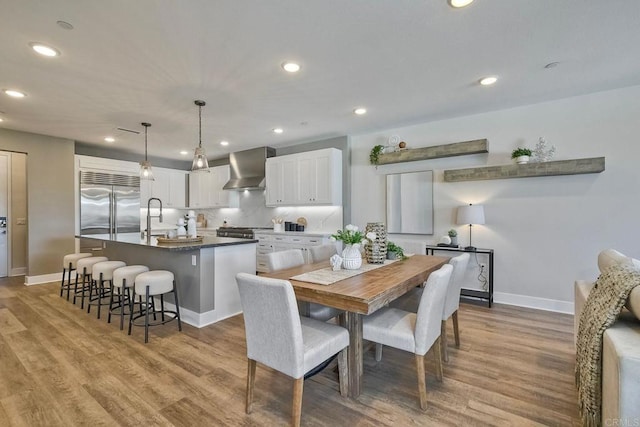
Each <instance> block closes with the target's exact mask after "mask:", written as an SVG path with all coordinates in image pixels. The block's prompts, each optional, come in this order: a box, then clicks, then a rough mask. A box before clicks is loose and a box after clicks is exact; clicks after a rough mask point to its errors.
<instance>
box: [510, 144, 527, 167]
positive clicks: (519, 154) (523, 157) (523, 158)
mask: <svg viewBox="0 0 640 427" xmlns="http://www.w3.org/2000/svg"><path fill="white" fill-rule="evenodd" d="M531 154H532V153H531V150H529V149H528V148H521V147H518V148H516V149H515V150H513V152H512V153H511V158H512V159H515V161H516V163H517V164H519V165H523V164H525V163H529V157H530V156H531Z"/></svg>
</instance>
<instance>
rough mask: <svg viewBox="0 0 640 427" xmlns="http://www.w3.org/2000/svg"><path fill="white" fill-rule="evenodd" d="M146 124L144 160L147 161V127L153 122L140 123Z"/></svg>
mask: <svg viewBox="0 0 640 427" xmlns="http://www.w3.org/2000/svg"><path fill="white" fill-rule="evenodd" d="M140 124H141V125H142V126H144V161H145V162H146V161H147V129H149V126H151V123H146V122H145V123H140Z"/></svg>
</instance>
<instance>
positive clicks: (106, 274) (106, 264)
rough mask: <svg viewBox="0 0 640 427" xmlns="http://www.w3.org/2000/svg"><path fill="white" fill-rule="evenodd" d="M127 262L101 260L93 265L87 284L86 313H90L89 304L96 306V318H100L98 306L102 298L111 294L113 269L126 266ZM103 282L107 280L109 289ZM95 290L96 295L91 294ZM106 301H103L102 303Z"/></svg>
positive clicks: (100, 305) (100, 304)
mask: <svg viewBox="0 0 640 427" xmlns="http://www.w3.org/2000/svg"><path fill="white" fill-rule="evenodd" d="M126 265H127V264H126V263H124V262H122V261H103V262H99V263H97V264H94V266H93V274H92V275H93V278H94V280H92V281H91V284H90V285H89V303H88V304H87V313H91V306H92V305H97V306H98V319H99V318H100V308H101V307H102V305H103V302H102V300H103V299H104V298H105V297H107V296H109V295H108V294H111V288H112V287H113V280H112V279H113V271H114V270H115V269H117V268H121V267H124V266H126ZM105 282H109V289H108V294H107V289H106V288H105V286H104V283H105ZM94 290H95V291H96V295H95V296H94V295H93V291H94ZM107 304H108V303H107V302H105V303H104V305H107Z"/></svg>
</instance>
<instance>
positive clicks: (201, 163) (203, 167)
mask: <svg viewBox="0 0 640 427" xmlns="http://www.w3.org/2000/svg"><path fill="white" fill-rule="evenodd" d="M193 103H194V104H196V105H197V106H198V141H199V143H198V146H197V147H196V149H195V153H194V155H193V164H192V165H191V172H209V161H208V160H207V155H206V154H205V152H204V148H202V107H204V106H205V105H207V103H206V102H204V101H200V100H196V101H193Z"/></svg>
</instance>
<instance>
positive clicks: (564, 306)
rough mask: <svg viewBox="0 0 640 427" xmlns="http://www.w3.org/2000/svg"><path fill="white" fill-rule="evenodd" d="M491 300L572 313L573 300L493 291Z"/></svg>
mask: <svg viewBox="0 0 640 427" xmlns="http://www.w3.org/2000/svg"><path fill="white" fill-rule="evenodd" d="M493 301H494V302H496V303H498V304H507V305H515V306H518V307H527V308H535V309H538V310H545V311H555V312H557V313H566V314H573V307H574V306H573V301H560V300H554V299H547V298H538V297H530V296H527V295H516V294H506V293H503V292H495V293H494V294H493Z"/></svg>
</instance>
